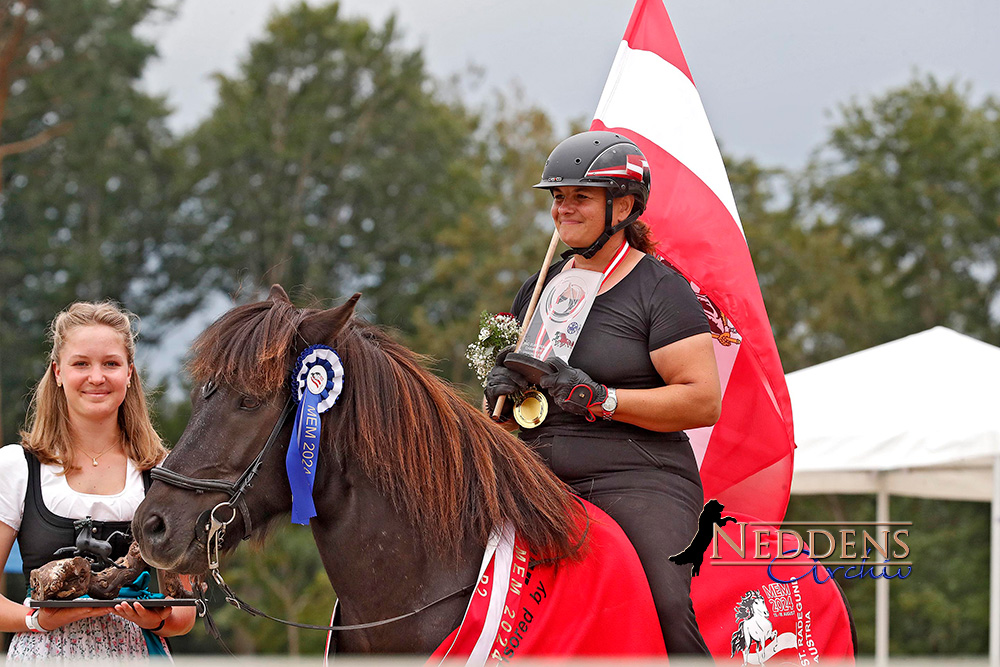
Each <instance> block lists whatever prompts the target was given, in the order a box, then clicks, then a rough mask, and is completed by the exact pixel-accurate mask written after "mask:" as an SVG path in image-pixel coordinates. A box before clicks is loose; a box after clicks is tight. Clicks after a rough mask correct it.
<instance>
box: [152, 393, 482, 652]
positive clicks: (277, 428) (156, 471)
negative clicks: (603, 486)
mask: <svg viewBox="0 0 1000 667" xmlns="http://www.w3.org/2000/svg"><path fill="white" fill-rule="evenodd" d="M214 391H215V387H211V388H210V389H208V390H207V391H206V392H205V395H206V396H208V395H210V394H211V393H213V392H214ZM294 411H295V399H294V398H292V396H289V397H288V400H287V401H286V402H285V406H284V407H283V408H282V409H281V414H280V415H279V416H278V420H277V421H276V422H275V424H274V428H272V429H271V434H270V435H269V436H268V438H267V441H266V442H265V443H264V447H263V448H262V449H261V450H260V453H259V454H257V457H256V458H255V459H254V460H253V462H251V463H250V465H249V466H248V467H247V469H246V470H244V471H243V474H242V475H240V477H239V479H237V480H236V481H235V482H228V481H226V480H222V479H199V478H196V477H188V476H187V475H182V474H180V473H178V472H174V471H173V470H169V469H167V468H164V467H158V468H153V469H152V470H151V471H150V475H151V476H152V478H153V479H155V480H159V481H161V482H164V483H166V484H169V485H171V486H175V487H177V488H180V489H184V490H187V491H194V492H196V493H199V494H201V493H204V492H206V491H210V492H221V493H225V494H227V495H228V496H229V500H225V501H223V502H221V503H219V504H218V505H216V506H215V507H213V508H212V509H211V510H209V511H207V512H203V513H202V515H201V517H199V520H198V521H199V527H200V528H202V529H203V530H204V531H205V533H206V540H205V551H206V555H207V557H208V570H209V572H210V573H211V575H212V580H213V581H215V583H216V585H217V586H218V587H219V588H220V589H221V590H222V592H223V593H224V594H225V597H226V602H228V603H229V604H231V605H233V606H234V607H236V608H237V609H239V610H241V611H245V612H247V613H248V614H250V615H252V616H260V617H262V618H266V619H268V620H271V621H275V622H277V623H282V624H284V625H290V626H293V627H296V628H304V629H306V630H326V631H328V632H332V631H344V630H365V629H367V628H375V627H378V626H380V625H387V624H389V623H395V622H396V621H401V620H403V619H405V618H410V617H411V616H415V615H417V614H419V613H420V612H422V611H425V610H427V609H429V608H431V607H433V606H434V605H436V604H439V603H441V602H444V601H445V600H449V599H451V598H453V597H455V596H458V595H463V594H465V593H468V592H470V591H471V590H472V589H473V588H474V587H475V583H472V584H469V585H468V586H466V587H464V588H460V589H459V590H457V591H452V592H451V593H448V594H447V595H443V596H441V597H440V598H438V599H436V600H434V601H433V602H428V603H427V604H425V605H423V606H422V607H419V608H417V609H414V610H413V611H408V612H406V613H405V614H400V615H399V616H393V617H392V618H386V619H382V620H381V621H371V622H369V623H356V624H354V625H312V624H310V623H298V622H296V621H288V620H285V619H282V618H277V617H275V616H271V615H269V614H267V613H265V612H263V611H261V610H260V609H257V608H256V607H254V606H253V605H250V604H247V602H245V601H244V600H242V599H240V597H239V596H238V595H236V592H235V591H233V589H232V588H230V586H229V584H227V583H226V581H225V579H223V577H222V571H221V570H220V569H219V548H220V547H221V546H222V543H223V539H224V538H225V535H226V526H228V525H229V524H230V523H232V522H233V520H234V519H235V518H236V510H237V509H239V510H240V513H241V515H242V516H243V522H244V526H245V527H246V531H245V532H246V534H245V535H244V536H243V539H244V540H246V539H248V538H249V537H250V532H251V530H252V528H251V526H252V524H251V522H250V511H249V508H247V504H246V501H245V499H244V498H243V493H244V492H245V491H246V490H247V489H249V488H250V487H251V486H253V478H254V477H255V476H256V475H257V473H258V471H259V470H260V466H261V464H262V463H263V462H264V458H265V456H266V455H267V453H268V452H269V451H270V450H271V449H273V448H274V445H275V443H276V442H277V441H278V436H279V435H280V434H281V431H282V429H283V428H284V426H285V422H287V421H288V418H289V416H291V414H292V413H293V412H294ZM219 511H221V512H228V513H229V516H228V518H220V517H219V516H216V512H219ZM206 514H207V517H206V516H205V515H206ZM195 588H196V589H197V592H198V596H199V603H200V604H199V605H198V615H199V616H201V617H203V618H205V619H206V624H207V625H208V627H209V631H210V633H211V634H213V635H214V636H215V637H216V638H217V639H219V640H220V641H221V637H219V636H218V630H213V627H214V623H212V622H211V620H210V618H209V617H208V605H207V603H206V601H205V600H204V598H202V597H201V596H202V590H201V586H196V587H195Z"/></svg>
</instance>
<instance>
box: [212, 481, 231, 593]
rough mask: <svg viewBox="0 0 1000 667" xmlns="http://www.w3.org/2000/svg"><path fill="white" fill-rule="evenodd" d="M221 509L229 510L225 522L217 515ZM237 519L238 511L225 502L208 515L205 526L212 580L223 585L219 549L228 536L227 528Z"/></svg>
mask: <svg viewBox="0 0 1000 667" xmlns="http://www.w3.org/2000/svg"><path fill="white" fill-rule="evenodd" d="M219 508H224V509H226V510H229V518H228V519H225V520H221V519H219V518H218V517H217V516H216V515H215V513H216V512H217V511H218V510H219ZM235 518H236V510H235V509H234V508H233V506H232V505H230V504H229V502H228V501H223V502H221V503H219V504H218V505H216V506H215V507H213V508H212V511H211V512H209V513H208V523H207V524H206V525H205V530H206V532H207V534H208V535H207V538H206V540H205V549H206V551H207V555H208V569H209V571H211V573H212V578H213V579H214V580H215V583H217V584H219V585H222V584H224V583H225V582H224V581H223V580H222V574H221V573H220V572H219V547H221V546H222V540H223V538H224V537H225V536H226V526H228V525H229V524H231V523H232V522H233V519H235Z"/></svg>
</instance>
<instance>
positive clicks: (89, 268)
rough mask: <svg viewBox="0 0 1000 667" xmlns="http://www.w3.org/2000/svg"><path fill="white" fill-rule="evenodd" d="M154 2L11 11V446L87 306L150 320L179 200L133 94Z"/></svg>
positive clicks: (7, 177)
mask: <svg viewBox="0 0 1000 667" xmlns="http://www.w3.org/2000/svg"><path fill="white" fill-rule="evenodd" d="M156 15H157V6H156V3H155V2H154V0H117V1H113V0H85V1H81V2H55V1H51V0H49V1H46V0H31V1H28V0H20V1H15V2H9V1H8V2H3V3H0V29H2V30H3V33H2V35H0V114H2V115H0V122H2V125H0V131H2V135H0V137H2V140H0V158H2V159H3V162H2V168H3V172H2V183H3V186H4V188H3V193H2V195H0V373H2V381H0V390H2V393H3V395H4V398H5V399H6V400H5V401H4V402H3V416H4V428H3V437H4V440H5V442H10V441H11V440H12V439H13V438H14V437H15V434H16V429H17V427H18V425H19V424H20V422H21V420H22V416H23V413H24V401H23V397H24V396H25V395H26V394H27V392H28V390H29V389H30V386H31V383H32V382H33V381H34V380H35V379H36V378H37V377H38V376H39V375H40V374H41V372H42V370H43V369H44V364H45V361H44V358H43V357H44V348H45V344H46V343H45V326H46V324H47V323H48V322H49V321H50V320H51V318H52V317H53V316H54V315H55V313H56V312H58V311H59V310H60V309H62V308H63V307H65V306H66V305H67V304H68V303H69V302H71V301H74V300H77V299H100V298H108V297H110V298H115V299H118V300H120V301H122V302H123V303H124V304H125V305H126V306H127V307H130V308H131V309H133V310H135V311H136V312H138V313H140V314H146V313H148V312H150V308H149V306H150V303H151V301H152V298H153V297H154V296H155V295H156V294H157V293H158V289H160V287H162V281H163V279H162V276H160V275H158V273H157V271H158V258H157V255H156V249H157V247H158V245H159V243H160V234H161V232H162V230H163V229H164V228H165V226H166V220H167V216H168V214H169V212H170V210H171V209H172V208H173V206H172V205H171V204H170V203H169V199H168V198H169V192H170V186H169V184H170V179H171V177H172V173H173V169H172V166H171V164H172V163H171V161H170V155H169V150H170V144H171V137H170V135H169V133H168V131H167V130H166V127H165V125H164V119H165V118H166V115H167V111H166V109H165V107H164V105H163V103H162V101H161V100H159V99H156V98H152V97H150V96H148V95H145V94H143V93H141V92H139V91H138V90H137V89H136V85H137V83H138V79H139V77H140V76H141V74H142V70H143V67H144V66H145V63H146V62H147V61H148V59H149V58H150V57H151V56H152V55H153V54H154V53H155V50H154V48H153V46H152V45H151V44H149V43H147V42H145V41H143V40H142V39H140V38H138V37H137V36H136V35H135V34H134V30H135V27H136V26H137V25H138V24H139V23H140V22H142V21H144V20H147V19H150V18H151V17H154V16H156Z"/></svg>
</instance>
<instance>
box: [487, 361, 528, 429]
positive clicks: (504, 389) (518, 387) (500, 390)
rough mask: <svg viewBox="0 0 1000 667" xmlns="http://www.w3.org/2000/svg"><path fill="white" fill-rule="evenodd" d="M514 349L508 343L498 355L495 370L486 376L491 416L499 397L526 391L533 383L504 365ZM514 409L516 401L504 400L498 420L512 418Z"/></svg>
mask: <svg viewBox="0 0 1000 667" xmlns="http://www.w3.org/2000/svg"><path fill="white" fill-rule="evenodd" d="M513 351H514V346H513V345H508V346H507V347H505V348H504V349H502V350H500V354H498V355H497V362H496V365H495V366H493V370H491V371H490V373H489V375H487V376H486V387H485V388H484V393H485V394H486V409H487V411H488V413H489V415H490V416H491V417H492V416H493V410H494V409H495V408H496V405H497V399H498V398H500V397H501V396H510V395H511V394H515V393H517V392H519V391H524V390H525V389H527V388H528V387H529V386H530V384H531V383H529V382H528V380H527V379H526V378H525V377H524V376H523V375H521V374H520V373H518V372H517V371H512V370H511V369H509V368H507V367H506V366H504V365H503V361H504V359H506V358H507V355H508V354H510V353H511V352H513ZM513 409H514V401H509V400H508V401H504V407H503V410H502V411H501V413H500V417H499V419H498V420H497V421H499V422H501V423H502V422H505V421H507V420H508V419H510V416H511V410H513Z"/></svg>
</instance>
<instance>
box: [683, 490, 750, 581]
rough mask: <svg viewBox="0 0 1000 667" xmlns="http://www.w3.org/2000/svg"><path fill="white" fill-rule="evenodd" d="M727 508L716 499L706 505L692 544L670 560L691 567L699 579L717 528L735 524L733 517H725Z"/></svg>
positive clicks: (692, 573)
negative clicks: (724, 511) (706, 553)
mask: <svg viewBox="0 0 1000 667" xmlns="http://www.w3.org/2000/svg"><path fill="white" fill-rule="evenodd" d="M725 508H726V506H725V505H723V504H722V503H720V502H719V501H718V500H715V499H714V498H713V499H712V500H709V501H708V502H707V503H705V507H704V508H703V509H702V510H701V516H700V517H698V532H696V533H695V534H694V539H693V540H691V544H689V545H688V546H687V548H685V549H684V551H682V552H680V553H679V554H674V555H673V556H671V557H670V560H671V561H673V562H674V563H677V564H678V565H688V564H690V565H691V576H692V577H697V576H698V573H699V572H700V571H701V563H702V561H704V560H705V550H706V549H708V547H709V546H710V545H711V544H712V537H713V535H714V534H715V529H714V527H715V526H718V527H719V528H721V527H723V526H725V525H726V524H727V523H730V522H735V521H736V519H734V518H733V517H731V516H727V517H723V516H722V510H724V509H725Z"/></svg>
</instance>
